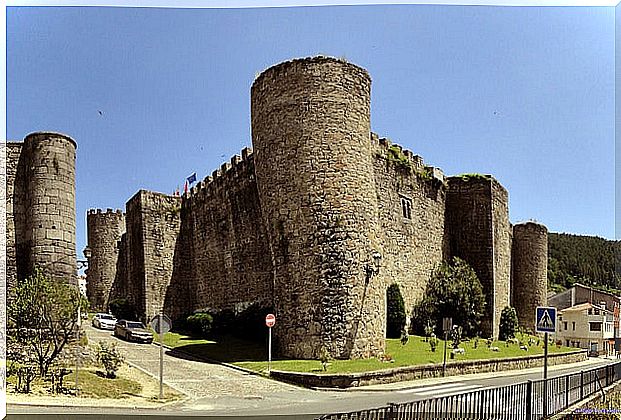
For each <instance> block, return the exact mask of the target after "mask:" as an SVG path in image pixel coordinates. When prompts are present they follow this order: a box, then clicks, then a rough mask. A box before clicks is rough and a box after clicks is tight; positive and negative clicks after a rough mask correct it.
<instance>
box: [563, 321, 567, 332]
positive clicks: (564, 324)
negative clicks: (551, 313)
mask: <svg viewBox="0 0 621 420" xmlns="http://www.w3.org/2000/svg"><path fill="white" fill-rule="evenodd" d="M563 327H564V328H565V331H567V321H565V322H563Z"/></svg>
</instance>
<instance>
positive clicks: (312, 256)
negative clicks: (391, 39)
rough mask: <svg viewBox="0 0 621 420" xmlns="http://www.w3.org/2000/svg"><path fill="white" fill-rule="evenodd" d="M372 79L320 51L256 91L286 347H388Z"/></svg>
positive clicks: (263, 80) (350, 350)
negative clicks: (369, 269) (376, 268)
mask: <svg viewBox="0 0 621 420" xmlns="http://www.w3.org/2000/svg"><path fill="white" fill-rule="evenodd" d="M370 95H371V79H370V77H369V75H368V74H367V72H366V71H365V70H364V69H362V68H360V67H358V66H355V65H352V64H349V63H346V62H344V61H340V60H335V59H328V58H323V57H316V58H312V59H306V60H293V61H290V62H285V63H281V64H279V65H276V66H274V67H271V68H269V69H267V70H266V71H265V72H263V73H262V74H261V75H260V76H259V77H258V78H257V79H256V80H255V81H254V83H253V85H252V91H251V112H252V118H251V120H252V143H253V147H254V150H255V156H256V157H255V159H256V168H255V170H256V176H257V183H258V188H259V200H260V202H261V207H262V210H263V221H264V223H265V227H266V230H267V233H268V238H269V239H268V240H269V245H270V251H271V257H272V263H273V267H274V301H275V305H276V308H275V310H276V316H278V315H281V314H283V315H284V314H286V316H282V317H281V322H279V323H277V324H276V327H275V328H274V332H275V335H276V337H277V338H278V344H279V350H280V351H281V352H282V353H284V354H289V355H291V356H293V357H302V358H310V357H318V355H319V352H320V351H321V348H322V347H325V348H326V349H327V350H328V351H329V352H330V354H333V355H335V356H336V357H338V358H350V357H364V356H372V355H376V354H378V353H380V352H381V351H382V350H383V348H384V337H385V335H384V330H385V319H384V313H385V292H384V280H383V279H382V275H380V276H376V277H375V278H370V277H369V276H367V273H366V269H365V267H366V265H367V263H368V262H369V260H370V259H371V255H372V254H373V253H374V252H380V253H381V251H382V250H381V244H380V242H379V238H378V230H379V229H378V228H379V224H378V206H377V192H376V188H375V182H374V174H373V156H372V153H371V150H372V147H371V142H370V111H371V110H370Z"/></svg>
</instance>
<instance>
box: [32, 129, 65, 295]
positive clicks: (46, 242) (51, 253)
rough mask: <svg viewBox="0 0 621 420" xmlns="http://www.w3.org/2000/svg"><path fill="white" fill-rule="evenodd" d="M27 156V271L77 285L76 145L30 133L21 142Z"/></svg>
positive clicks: (61, 138) (59, 137)
mask: <svg viewBox="0 0 621 420" xmlns="http://www.w3.org/2000/svg"><path fill="white" fill-rule="evenodd" d="M22 153H25V156H27V161H28V166H27V182H28V189H27V195H28V207H27V209H26V219H27V232H29V233H30V238H29V242H30V249H31V253H30V260H29V264H30V267H34V266H35V265H37V266H40V267H42V268H43V269H44V271H45V272H47V273H48V274H49V275H50V276H51V277H52V278H54V279H57V280H63V281H67V282H71V283H73V284H77V272H76V250H75V156H76V143H75V142H74V141H73V139H71V138H70V137H68V136H65V135H63V134H58V133H50V132H42V133H33V134H29V135H28V136H26V138H25V139H24V147H23V151H22Z"/></svg>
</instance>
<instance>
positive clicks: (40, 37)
mask: <svg viewBox="0 0 621 420" xmlns="http://www.w3.org/2000/svg"><path fill="white" fill-rule="evenodd" d="M614 25H615V9H614V8H612V7H598V8H586V7H580V8H577V7H546V8H535V7H522V8H513V7H472V6H468V7H466V6H425V5H400V6H389V5H383V6H380V5H378V6H330V7H296V8H261V9H174V8H165V9H154V8H151V9H148V8H102V7H92V8H84V7H64V8H54V7H47V8H38V7H9V8H7V138H8V139H9V140H21V139H23V138H24V136H25V135H26V134H28V133H30V132H33V131H48V130H49V131H60V132H63V133H66V134H69V135H70V136H72V137H73V138H74V139H75V140H76V141H77V143H78V150H77V164H76V166H77V173H76V178H77V179H76V184H77V189H76V196H77V221H78V226H77V229H78V232H77V247H78V251H79V255H81V251H82V249H83V248H84V246H85V244H86V232H85V230H86V228H85V218H86V216H85V214H86V210H87V209H88V208H98V207H100V208H107V207H112V208H124V204H125V202H126V201H127V200H128V199H129V198H130V197H131V196H132V195H133V194H134V193H135V192H136V191H138V190H139V189H149V190H155V191H161V192H166V193H171V192H172V191H173V190H174V189H175V188H177V186H179V187H182V185H183V181H184V179H185V177H186V176H188V175H190V174H191V173H192V172H197V175H198V178H199V179H202V178H204V177H205V176H207V175H208V174H210V173H211V172H212V171H213V170H214V169H216V168H217V167H219V166H220V164H221V163H222V162H223V161H225V160H228V159H229V158H230V157H231V156H232V155H234V154H236V153H239V152H240V150H241V149H242V148H243V147H246V146H249V145H250V144H251V135H250V99H249V94H250V86H251V84H252V82H253V80H254V78H255V76H256V75H257V74H258V73H260V72H261V71H263V70H264V69H265V68H267V67H269V66H271V65H273V64H276V63H278V62H280V61H283V60H287V59H291V58H294V57H304V56H311V55H316V54H324V55H331V56H336V57H344V58H346V59H347V60H349V61H351V62H353V63H355V64H358V65H360V66H362V67H364V68H366V69H367V70H368V71H369V73H370V75H371V77H372V80H373V85H372V111H371V112H372V114H371V125H372V129H373V131H375V132H377V133H378V134H379V135H380V136H385V137H388V138H390V139H392V140H393V141H394V142H396V143H399V144H402V145H403V146H404V147H405V148H407V149H410V150H412V151H413V152H414V153H416V154H419V155H421V156H422V157H423V158H424V159H425V162H426V163H428V164H430V165H434V166H437V167H440V168H442V169H443V170H444V172H445V173H446V174H449V175H453V174H459V173H470V172H478V173H490V174H493V175H494V176H495V177H496V178H497V179H498V180H499V181H500V182H501V183H502V184H503V185H504V186H505V187H506V188H507V189H508V191H509V198H510V218H511V221H512V222H518V221H523V220H528V219H536V220H538V221H540V222H542V223H544V224H546V225H547V226H548V228H549V229H550V230H551V231H554V232H571V233H577V234H590V235H598V236H602V237H606V238H614V237H615V218H614V205H615V201H614V192H615V189H614V185H615V178H614V176H615V172H614V171H615V133H614V118H615V110H614V87H615V84H614V83H615V72H614V65H615V54H614V47H615V44H614V37H615V33H614ZM99 110H101V111H102V112H103V116H102V115H99V112H98V111H99Z"/></svg>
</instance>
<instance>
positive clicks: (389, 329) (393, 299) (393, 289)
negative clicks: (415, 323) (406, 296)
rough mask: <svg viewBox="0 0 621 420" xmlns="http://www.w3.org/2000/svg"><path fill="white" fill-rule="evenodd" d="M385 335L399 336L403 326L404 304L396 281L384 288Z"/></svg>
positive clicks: (388, 336) (389, 336)
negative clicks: (385, 307)
mask: <svg viewBox="0 0 621 420" xmlns="http://www.w3.org/2000/svg"><path fill="white" fill-rule="evenodd" d="M386 305H387V316H386V337H387V338H400V337H401V332H402V331H403V329H404V328H405V321H406V319H405V304H404V302H403V296H401V290H399V285H398V284H397V283H393V284H391V285H390V286H389V287H388V289H387V290H386Z"/></svg>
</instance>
